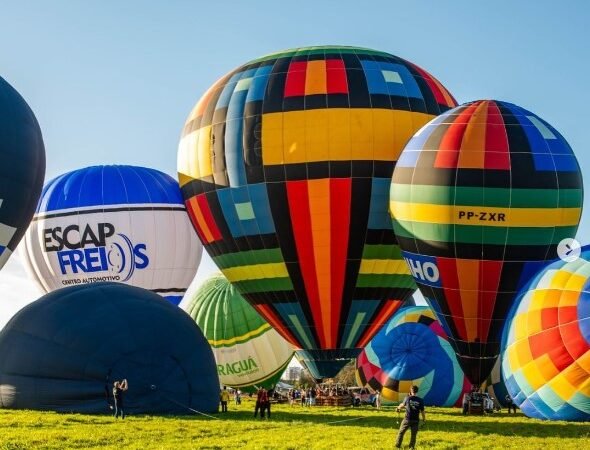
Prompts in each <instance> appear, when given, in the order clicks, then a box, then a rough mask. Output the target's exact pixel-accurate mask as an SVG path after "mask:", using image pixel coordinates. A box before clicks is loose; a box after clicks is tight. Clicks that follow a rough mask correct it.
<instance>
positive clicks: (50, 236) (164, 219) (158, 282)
mask: <svg viewBox="0 0 590 450" xmlns="http://www.w3.org/2000/svg"><path fill="white" fill-rule="evenodd" d="M24 242H25V246H24V260H25V264H26V266H27V268H28V269H29V270H28V271H29V273H30V274H31V275H32V277H33V278H34V280H35V281H36V282H37V284H38V285H39V287H40V288H41V289H42V290H43V291H44V292H50V291H52V290H54V289H59V288H60V287H64V286H71V285H76V284H84V283H94V282H98V281H118V282H122V283H127V284H130V285H133V286H138V287H143V288H145V289H149V290H151V291H153V292H156V293H158V294H160V295H162V296H164V297H165V298H166V299H168V300H169V301H171V302H172V303H175V304H178V303H179V302H180V300H181V299H182V296H183V295H184V293H185V291H186V289H187V288H188V286H189V285H190V283H191V281H192V279H193V277H194V276H195V273H196V272H197V268H198V266H199V262H200V260H201V253H202V246H201V244H200V243H199V241H198V239H196V237H195V236H194V232H193V230H192V226H191V223H190V220H189V219H188V216H187V214H186V210H185V207H184V204H183V200H182V196H181V193H180V189H179V187H178V183H177V182H176V181H175V180H174V179H173V178H172V177H170V176H168V175H166V174H164V173H162V172H160V171H158V170H154V169H147V168H144V167H134V166H94V167H87V168H85V169H79V170H74V171H73V172H68V173H66V174H64V175H61V176H59V177H57V178H55V179H53V180H51V181H50V182H49V183H47V185H46V186H45V187H44V188H43V193H42V195H41V200H40V202H39V205H38V207H37V211H36V213H35V216H34V217H33V221H32V223H31V226H30V228H29V230H28V231H27V234H26V237H25V241H24Z"/></svg>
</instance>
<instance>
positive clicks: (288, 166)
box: [178, 46, 455, 378]
mask: <svg viewBox="0 0 590 450" xmlns="http://www.w3.org/2000/svg"><path fill="white" fill-rule="evenodd" d="M454 106H455V100H454V99H453V97H452V96H451V95H450V94H449V93H448V91H447V90H446V89H445V88H444V87H443V86H442V85H441V84H440V83H439V82H438V81H437V80H436V79H434V78H433V77H432V76H431V75H429V74H428V73H427V72H425V71H424V70H422V69H421V68H419V67H418V66H416V65H414V64H412V63H410V62H408V61H405V60H403V59H401V58H398V57H396V56H392V55H389V54H387V53H383V52H378V51H374V50H368V49H360V48H353V47H329V46H325V47H307V48H299V49H295V50H288V51H284V52H279V53H275V54H272V55H268V56H264V57H262V58H259V59H257V60H254V61H251V62H249V63H247V64H245V65H243V66H241V67H239V68H237V69H236V70H234V71H233V72H231V73H229V74H227V75H226V76H224V77H223V78H221V79H220V80H219V81H217V82H216V83H215V84H214V85H213V86H212V87H211V88H210V89H209V90H208V91H207V92H206V93H205V95H204V96H203V97H202V98H201V100H200V101H199V102H198V103H197V105H196V107H195V108H194V109H193V111H192V112H191V113H190V116H189V117H188V120H187V122H186V124H185V127H184V130H183V133H182V138H181V141H180V145H179V151H178V176H179V180H180V185H181V187H182V192H183V195H184V199H185V204H186V206H187V210H188V212H189V214H190V216H191V219H192V221H193V224H194V225H195V228H196V230H197V233H198V235H199V237H200V239H201V241H202V242H203V244H204V246H205V248H206V250H207V251H208V252H209V254H210V255H211V257H212V258H213V260H214V261H215V262H216V264H217V266H218V267H219V268H220V269H221V271H222V272H223V273H224V275H225V276H226V277H227V278H228V280H229V281H230V282H231V283H233V284H234V285H235V286H236V287H237V288H238V290H239V291H240V292H241V293H242V295H243V296H244V298H246V300H248V301H249V302H250V303H251V304H252V305H253V306H254V307H255V308H256V310H257V311H258V312H259V313H260V314H261V315H262V316H263V317H264V318H265V319H266V320H267V321H268V322H269V323H270V324H271V325H272V326H273V327H275V329H276V330H277V331H278V332H279V333H281V334H282V335H283V336H284V337H285V338H286V339H287V340H288V341H289V342H291V343H292V344H293V345H295V346H296V347H297V348H300V349H302V353H300V355H299V356H302V357H303V359H304V360H309V361H317V362H319V363H320V364H319V366H318V367H319V368H320V370H322V371H323V370H324V369H322V367H324V368H327V369H328V370H326V371H325V372H323V373H315V374H314V377H316V378H323V377H329V376H333V375H335V374H336V373H337V372H338V370H339V369H340V368H341V367H342V366H343V365H344V364H346V363H347V362H348V361H349V360H350V358H353V357H356V356H357V355H358V352H359V351H360V348H361V347H363V346H364V345H366V344H367V343H368V342H369V340H370V339H371V337H372V336H373V335H374V334H375V333H376V332H377V331H378V329H379V328H380V327H381V326H382V325H383V324H384V323H385V321H386V320H387V319H388V318H389V317H390V316H391V314H392V313H393V312H394V311H395V310H397V309H398V308H399V307H400V305H401V304H402V302H403V301H404V299H406V298H407V297H408V296H410V295H411V293H412V292H413V291H414V289H415V285H414V283H413V281H412V278H411V276H410V274H409V272H408V269H407V267H406V265H405V263H404V262H403V260H402V259H401V256H400V251H399V248H398V246H397V242H396V239H395V235H394V233H393V232H392V230H391V219H390V218H389V215H388V189H389V184H390V177H391V173H392V172H393V167H394V165H395V162H396V160H397V158H398V156H399V153H400V151H401V149H402V147H403V145H404V144H405V142H406V141H407V139H408V138H409V137H410V136H411V135H412V134H413V133H414V132H415V131H416V130H418V129H419V128H420V127H421V126H422V125H423V124H425V123H426V122H428V121H429V120H430V119H432V118H433V117H435V116H436V115H438V114H440V113H441V112H443V111H446V110H448V109H449V108H451V107H454ZM323 362H330V363H331V364H329V367H327V366H328V365H325V364H323Z"/></svg>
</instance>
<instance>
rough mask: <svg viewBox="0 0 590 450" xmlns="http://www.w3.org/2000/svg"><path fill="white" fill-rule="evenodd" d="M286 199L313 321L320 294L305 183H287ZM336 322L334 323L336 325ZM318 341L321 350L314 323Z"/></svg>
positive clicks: (320, 333)
mask: <svg viewBox="0 0 590 450" xmlns="http://www.w3.org/2000/svg"><path fill="white" fill-rule="evenodd" d="M287 198H288V201H289V210H290V212H291V222H292V225H293V236H294V238H295V246H296V248H297V257H298V259H299V267H300V268H301V275H302V276H303V283H304V285H305V292H306V293H307V300H308V302H309V306H310V308H311V313H312V316H313V318H314V320H315V319H316V318H317V317H321V316H322V311H321V309H320V294H319V290H318V283H317V278H316V267H315V259H314V253H313V238H312V236H313V234H312V230H311V216H310V214H309V191H308V189H307V181H288V182H287ZM337 323H338V322H336V324H337ZM314 326H315V329H316V331H317V334H318V338H319V340H320V342H319V344H320V347H321V348H324V347H325V345H326V338H325V336H324V331H323V327H321V326H318V325H317V324H315V323H314Z"/></svg>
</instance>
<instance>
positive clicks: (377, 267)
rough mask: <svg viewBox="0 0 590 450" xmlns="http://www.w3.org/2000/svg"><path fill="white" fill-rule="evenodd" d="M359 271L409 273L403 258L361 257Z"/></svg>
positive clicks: (364, 272)
mask: <svg viewBox="0 0 590 450" xmlns="http://www.w3.org/2000/svg"><path fill="white" fill-rule="evenodd" d="M359 273H362V274H369V275H370V274H376V273H379V274H391V275H410V269H409V268H408V265H407V264H406V262H405V261H404V260H396V259H362V260H361V267H360V269H359Z"/></svg>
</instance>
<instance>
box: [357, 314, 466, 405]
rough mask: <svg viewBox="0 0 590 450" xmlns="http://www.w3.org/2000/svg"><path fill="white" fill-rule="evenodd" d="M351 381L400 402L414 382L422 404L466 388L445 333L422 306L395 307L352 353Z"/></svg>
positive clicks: (451, 400) (443, 401)
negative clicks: (359, 349) (353, 370)
mask: <svg viewBox="0 0 590 450" xmlns="http://www.w3.org/2000/svg"><path fill="white" fill-rule="evenodd" d="M356 377H357V381H359V382H360V385H361V386H365V385H368V386H369V387H371V388H373V389H374V390H376V391H380V392H381V394H382V395H383V398H384V399H385V400H390V401H392V402H400V401H402V400H403V399H404V398H405V397H406V396H407V395H408V393H409V392H410V387H412V385H416V386H418V388H419V395H420V396H421V397H422V398H424V402H425V403H426V404H427V405H433V406H453V405H455V404H457V403H458V402H460V401H461V399H462V397H463V395H462V394H463V393H465V392H467V391H469V390H470V388H471V384H470V383H469V382H468V381H467V378H465V375H464V374H463V371H462V370H461V367H460V366H459V363H458V362H457V358H456V356H455V352H454V351H453V349H452V347H451V344H449V341H448V339H447V335H446V333H445V332H444V330H443V328H442V327H441V325H440V323H439V322H438V320H437V319H436V316H435V315H434V311H432V310H431V309H430V308H428V307H427V306H409V307H404V308H402V309H400V310H399V311H398V312H397V313H396V314H395V315H394V316H393V317H392V318H391V320H390V321H389V322H388V323H387V325H385V326H384V327H383V328H382V329H381V331H379V333H377V334H376V335H375V337H374V338H373V339H372V340H371V342H369V344H368V345H367V346H366V347H365V349H364V350H363V351H362V352H361V354H360V355H359V357H358V358H357V371H356Z"/></svg>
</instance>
